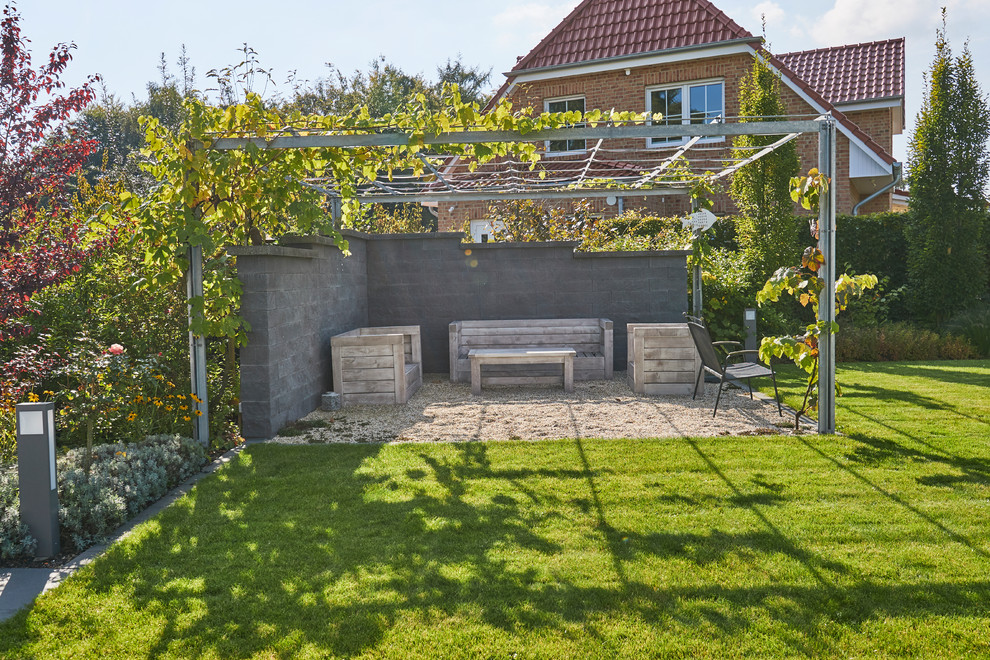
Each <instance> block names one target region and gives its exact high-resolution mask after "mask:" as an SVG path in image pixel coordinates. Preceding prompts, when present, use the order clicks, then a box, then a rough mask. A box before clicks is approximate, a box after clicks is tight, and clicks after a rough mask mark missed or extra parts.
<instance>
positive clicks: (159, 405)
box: [155, 399, 162, 408]
mask: <svg viewBox="0 0 990 660" xmlns="http://www.w3.org/2000/svg"><path fill="white" fill-rule="evenodd" d="M155 406H156V407H158V408H161V407H162V402H161V399H155Z"/></svg>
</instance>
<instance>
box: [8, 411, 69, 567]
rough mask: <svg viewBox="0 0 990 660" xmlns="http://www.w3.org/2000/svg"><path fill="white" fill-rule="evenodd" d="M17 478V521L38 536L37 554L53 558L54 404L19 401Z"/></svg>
mask: <svg viewBox="0 0 990 660" xmlns="http://www.w3.org/2000/svg"><path fill="white" fill-rule="evenodd" d="M16 413H17V478H18V483H19V488H20V500H21V520H22V521H23V522H24V523H25V524H26V525H27V526H28V529H29V530H30V532H31V536H33V537H34V538H36V539H38V549H37V551H36V553H35V554H36V555H37V556H38V557H42V558H44V557H54V556H55V555H57V554H58V553H59V552H60V550H61V547H60V545H59V541H58V534H59V531H58V481H57V479H56V474H55V404H54V403H51V402H41V403H19V404H17V407H16Z"/></svg>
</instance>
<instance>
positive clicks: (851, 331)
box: [835, 323, 975, 362]
mask: <svg viewBox="0 0 990 660" xmlns="http://www.w3.org/2000/svg"><path fill="white" fill-rule="evenodd" d="M837 336H838V339H837V341H836V345H835V353H836V360H838V361H839V362H884V361H896V360H965V359H967V358H972V357H975V351H974V350H973V347H972V346H971V345H970V344H969V342H968V341H966V340H965V339H964V338H962V337H958V336H955V335H940V334H938V333H935V332H932V331H931V330H926V329H924V328H919V327H917V326H914V325H911V324H909V323H887V324H885V325H881V326H876V327H856V326H843V328H842V331H841V332H840V333H839V334H838V335H837Z"/></svg>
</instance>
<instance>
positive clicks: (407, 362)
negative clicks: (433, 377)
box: [330, 325, 423, 406]
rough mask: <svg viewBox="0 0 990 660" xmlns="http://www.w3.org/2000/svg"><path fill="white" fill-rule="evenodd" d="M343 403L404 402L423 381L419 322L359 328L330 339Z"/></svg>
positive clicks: (336, 388)
mask: <svg viewBox="0 0 990 660" xmlns="http://www.w3.org/2000/svg"><path fill="white" fill-rule="evenodd" d="M330 355H331V357H330V361H331V366H332V368H333V390H334V392H337V393H338V394H340V399H341V405H345V406H347V405H354V404H362V403H364V404H369V403H370V404H380V403H405V402H406V401H408V400H409V397H411V396H412V395H413V394H414V393H415V392H416V390H418V389H419V388H420V386H421V385H422V384H423V365H422V363H423V358H422V356H423V352H422V347H421V344H420V339H419V326H418V325H400V326H389V327H381V328H358V329H357V330H351V331H350V332H345V333H343V334H339V335H337V336H336V337H332V338H331V339H330Z"/></svg>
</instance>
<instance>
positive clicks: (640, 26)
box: [512, 0, 758, 73]
mask: <svg viewBox="0 0 990 660" xmlns="http://www.w3.org/2000/svg"><path fill="white" fill-rule="evenodd" d="M736 39H752V40H754V41H758V38H757V37H754V36H753V35H752V34H751V33H750V32H749V31H747V30H745V29H743V28H742V27H740V26H739V25H738V24H737V23H736V22H735V21H733V20H732V19H731V18H729V17H728V16H726V15H725V14H724V13H723V12H722V11H721V10H719V9H718V8H717V7H715V6H714V5H713V4H712V3H711V2H709V1H708V0H584V2H582V3H581V4H580V5H578V6H577V7H575V8H574V11H572V12H571V13H570V14H568V15H567V17H566V18H565V19H564V20H563V21H561V23H560V25H558V26H557V27H555V28H554V29H553V31H551V32H550V34H548V35H547V36H546V37H544V38H543V40H542V41H541V42H540V43H539V44H537V45H536V47H535V48H534V49H533V50H531V51H530V52H529V54H528V55H526V57H524V58H522V59H521V60H519V62H517V63H516V65H515V66H514V67H513V68H512V71H513V72H514V73H519V72H522V71H525V70H528V69H541V68H544V67H550V66H558V65H563V64H575V63H577V62H588V61H593V60H601V59H609V58H614V57H625V56H629V55H640V54H643V53H651V52H654V51H659V50H668V49H671V48H684V47H688V46H701V45H704V44H713V43H718V42H721V41H732V40H736Z"/></svg>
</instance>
